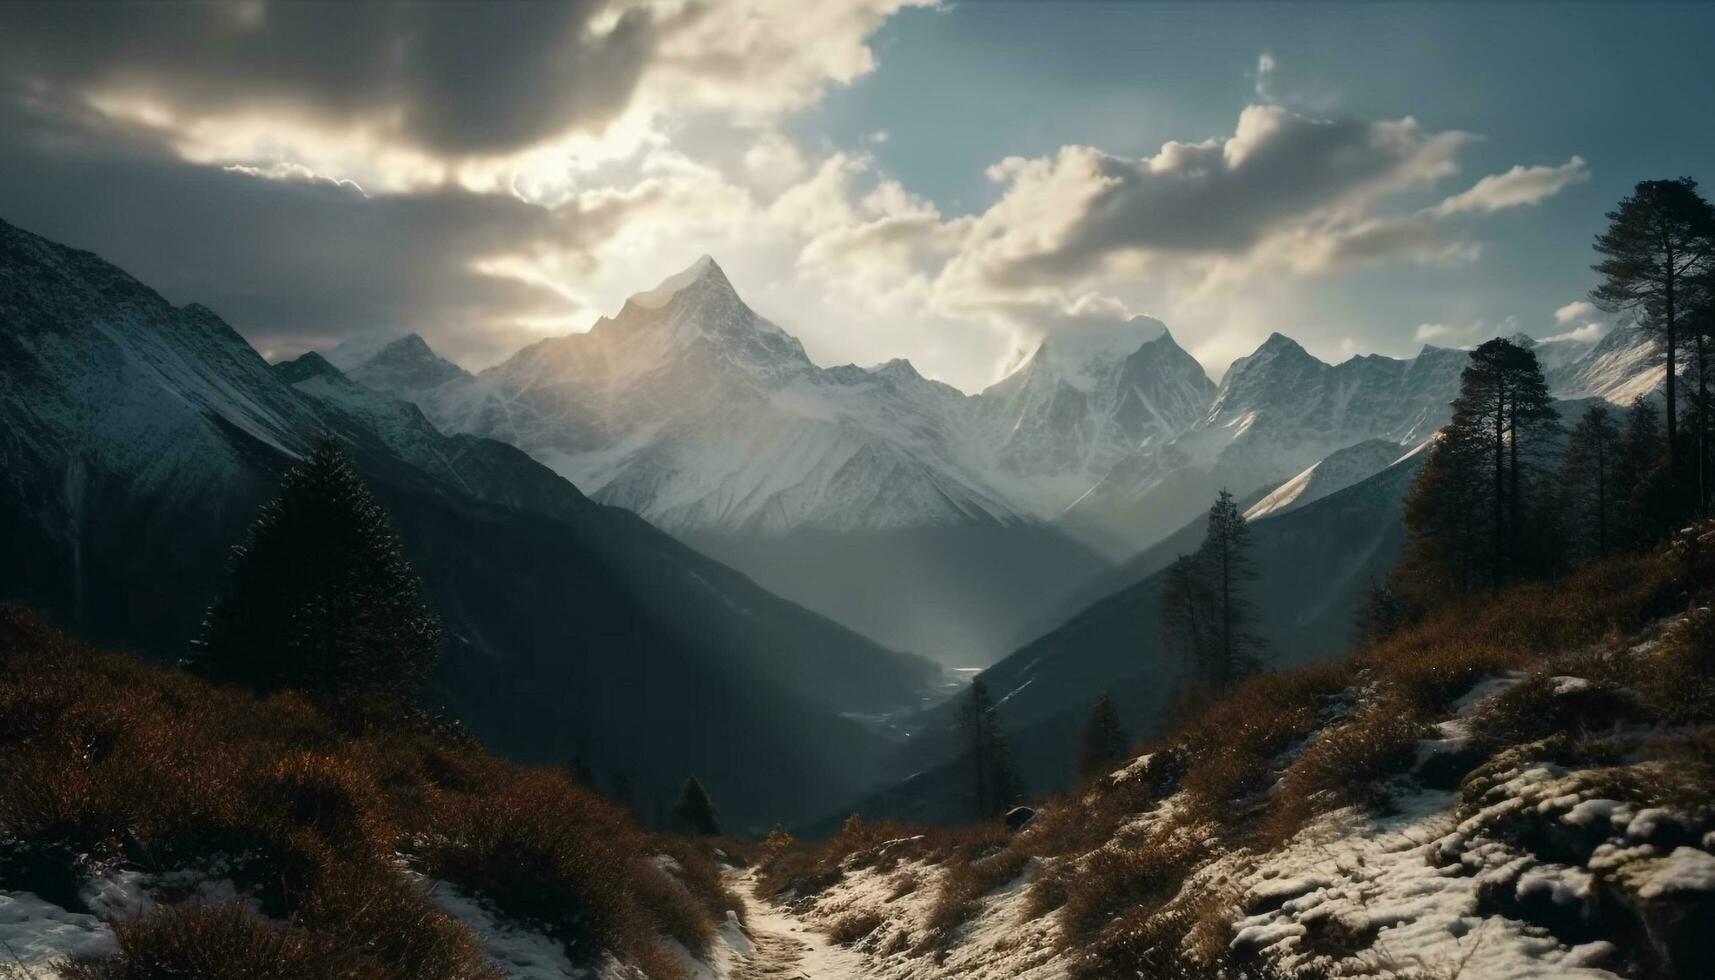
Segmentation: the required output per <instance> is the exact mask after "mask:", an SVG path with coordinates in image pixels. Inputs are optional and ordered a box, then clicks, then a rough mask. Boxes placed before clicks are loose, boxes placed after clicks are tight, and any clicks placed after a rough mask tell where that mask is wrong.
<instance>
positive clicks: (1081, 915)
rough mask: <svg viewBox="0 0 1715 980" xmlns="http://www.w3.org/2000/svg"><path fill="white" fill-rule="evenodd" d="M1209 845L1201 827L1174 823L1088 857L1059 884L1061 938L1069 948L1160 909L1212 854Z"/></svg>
mask: <svg viewBox="0 0 1715 980" xmlns="http://www.w3.org/2000/svg"><path fill="white" fill-rule="evenodd" d="M1213 844H1214V841H1212V840H1211V839H1209V837H1208V836H1207V835H1206V834H1205V832H1204V828H1203V827H1202V826H1199V825H1197V824H1195V823H1192V822H1189V821H1175V822H1169V823H1168V824H1167V825H1166V826H1163V827H1161V828H1159V829H1157V830H1155V831H1154V832H1153V833H1151V834H1149V835H1148V836H1147V837H1146V838H1144V839H1143V840H1141V841H1136V842H1133V841H1128V840H1123V839H1122V840H1116V841H1114V842H1113V843H1111V844H1109V845H1108V846H1106V847H1100V848H1097V849H1096V850H1094V851H1091V852H1090V853H1089V854H1088V855H1086V856H1085V857H1084V859H1083V860H1082V861H1081V862H1080V863H1079V864H1078V867H1077V870H1076V871H1075V872H1073V873H1072V874H1070V875H1068V876H1066V878H1065V879H1063V881H1064V885H1063V887H1064V889H1065V895H1066V901H1065V904H1064V905H1063V906H1062V907H1061V909H1060V922H1061V926H1062V930H1063V931H1062V935H1063V937H1064V938H1065V939H1066V941H1068V942H1070V941H1072V940H1075V939H1077V938H1079V937H1083V936H1088V935H1090V934H1092V933H1094V932H1096V931H1098V930H1100V929H1102V928H1104V927H1105V926H1107V925H1108V923H1109V922H1111V921H1113V919H1114V918H1115V917H1116V916H1118V915H1120V914H1121V913H1124V912H1127V911H1128V910H1131V911H1134V912H1137V911H1144V910H1149V911H1153V910H1154V909H1157V908H1160V907H1161V906H1162V905H1163V904H1164V903H1165V902H1167V901H1168V900H1170V899H1172V898H1173V897H1174V896H1175V895H1177V894H1178V893H1179V886H1180V885H1181V884H1183V883H1184V881H1185V877H1186V875H1188V874H1190V873H1191V871H1192V870H1193V869H1195V868H1196V867H1197V866H1198V865H1199V864H1201V863H1202V862H1203V861H1204V860H1205V859H1207V858H1208V857H1210V856H1211V855H1212V854H1213Z"/></svg>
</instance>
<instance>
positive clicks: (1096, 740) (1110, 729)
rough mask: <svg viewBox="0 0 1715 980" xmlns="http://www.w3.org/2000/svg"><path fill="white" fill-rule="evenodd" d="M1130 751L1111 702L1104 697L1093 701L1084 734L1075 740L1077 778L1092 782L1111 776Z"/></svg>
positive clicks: (1128, 743) (1129, 744)
mask: <svg viewBox="0 0 1715 980" xmlns="http://www.w3.org/2000/svg"><path fill="white" fill-rule="evenodd" d="M1130 747H1131V743H1130V740H1129V739H1128V738H1127V737H1126V733H1125V726H1124V725H1122V724H1120V715H1119V711H1118V710H1117V709H1116V708H1115V707H1114V702H1113V699H1112V698H1110V697H1108V696H1107V695H1106V694H1103V695H1101V696H1100V697H1098V698H1096V700H1095V702H1094V703H1092V704H1091V705H1090V717H1089V720H1088V721H1086V722H1084V730H1083V732H1082V733H1081V734H1080V735H1079V737H1078V775H1079V776H1082V777H1083V778H1084V779H1094V778H1095V777H1097V776H1100V775H1102V774H1104V773H1109V772H1113V771H1114V769H1115V768H1117V767H1118V766H1119V764H1120V763H1121V762H1123V761H1125V757H1126V750H1127V749H1129V748H1130Z"/></svg>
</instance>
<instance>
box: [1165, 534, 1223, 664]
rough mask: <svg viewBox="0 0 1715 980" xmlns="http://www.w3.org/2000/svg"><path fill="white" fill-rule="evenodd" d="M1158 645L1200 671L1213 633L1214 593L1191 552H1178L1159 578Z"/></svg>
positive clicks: (1206, 660)
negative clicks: (1159, 632) (1159, 636)
mask: <svg viewBox="0 0 1715 980" xmlns="http://www.w3.org/2000/svg"><path fill="white" fill-rule="evenodd" d="M1159 603H1160V629H1161V645H1162V647H1163V648H1164V649H1166V650H1167V651H1168V653H1170V654H1172V655H1174V656H1176V657H1177V658H1178V659H1179V660H1180V662H1181V663H1184V664H1185V665H1186V666H1188V667H1190V668H1191V669H1193V670H1197V671H1200V670H1201V669H1202V665H1203V664H1205V663H1207V662H1208V660H1209V650H1210V644H1211V642H1212V638H1213V636H1214V631H1215V624H1214V596H1213V594H1212V592H1211V590H1210V589H1209V580H1208V576H1207V575H1206V574H1204V570H1203V566H1202V564H1201V563H1200V562H1199V561H1198V558H1197V556H1195V555H1180V556H1179V557H1178V558H1176V559H1174V561H1173V564H1171V565H1169V566H1167V569H1166V571H1164V572H1163V573H1162V577H1161V592H1160V595H1159Z"/></svg>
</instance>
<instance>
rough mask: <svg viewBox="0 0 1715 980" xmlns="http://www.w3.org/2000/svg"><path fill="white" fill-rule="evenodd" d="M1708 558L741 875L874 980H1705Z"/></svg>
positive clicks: (1224, 704)
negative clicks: (1108, 759)
mask: <svg viewBox="0 0 1715 980" xmlns="http://www.w3.org/2000/svg"><path fill="white" fill-rule="evenodd" d="M1711 546H1715V525H1709V524H1703V525H1699V526H1697V527H1696V528H1695V529H1693V530H1691V531H1688V532H1686V533H1685V534H1682V535H1681V536H1680V537H1679V538H1678V539H1677V540H1676V541H1675V542H1674V543H1673V544H1671V545H1669V546H1667V547H1665V548H1663V549H1662V550H1661V551H1660V552H1658V553H1655V554H1652V555H1650V556H1647V557H1631V558H1620V559H1612V560H1609V561H1608V562H1605V563H1603V564H1600V565H1597V566H1594V567H1591V568H1588V569H1585V570H1583V571H1581V572H1579V573H1577V574H1576V575H1574V576H1572V577H1571V578H1569V579H1567V580H1565V581H1561V582H1557V583H1554V584H1543V585H1529V586H1520V587H1516V588H1514V589H1511V590H1509V591H1508V592H1506V593H1504V594H1502V595H1501V596H1499V597H1498V598H1495V599H1491V600H1474V601H1470V602H1467V603H1465V604H1463V605H1460V606H1458V607H1455V608H1452V609H1449V610H1447V611H1445V612H1444V613H1443V614H1441V615H1439V616H1436V617H1434V618H1432V619H1431V620H1429V621H1427V622H1425V623H1424V624H1423V625H1421V626H1419V627H1416V628H1413V629H1410V630H1408V631H1406V632H1404V633H1401V634H1399V635H1397V636H1395V637H1393V638H1390V639H1388V640H1386V641H1385V642H1383V643H1381V644H1379V645H1376V646H1373V647H1370V648H1367V649H1365V650H1363V651H1361V652H1360V653H1358V654H1357V655H1356V656H1355V657H1353V658H1352V659H1350V660H1345V661H1340V662H1337V663H1332V664H1328V665H1324V666H1319V667H1314V668H1307V669H1300V670H1294V671H1286V672H1282V673H1277V674H1269V675H1264V676H1261V677H1258V678H1255V679H1253V680H1251V681H1250V682H1248V683H1246V684H1245V685H1243V686H1242V687H1240V688H1239V689H1238V690H1236V691H1235V692H1234V693H1232V694H1231V695H1229V696H1228V697H1226V698H1224V699H1222V700H1219V701H1216V702H1215V703H1213V704H1211V705H1209V706H1208V707H1207V708H1206V709H1205V710H1203V711H1202V712H1200V713H1198V714H1197V715H1196V716H1195V717H1193V718H1191V719H1190V720H1189V721H1187V722H1186V723H1184V724H1183V725H1180V726H1176V727H1175V728H1174V729H1173V730H1171V731H1169V732H1167V733H1164V734H1163V735H1162V736H1160V737H1158V738H1156V739H1154V740H1152V742H1151V743H1150V746H1149V751H1148V752H1146V753H1145V754H1142V755H1139V756H1137V757H1136V758H1134V759H1133V760H1132V761H1131V762H1129V763H1128V764H1126V765H1124V766H1123V767H1121V768H1119V769H1118V770H1117V771H1115V772H1113V773H1112V774H1111V775H1107V776H1100V777H1097V778H1096V779H1095V780H1094V781H1092V782H1091V783H1089V784H1088V785H1086V786H1084V787H1083V788H1081V789H1079V790H1078V791H1077V792H1075V793H1072V794H1070V795H1067V796H1063V797H1057V798H1054V799H1051V800H1048V801H1046V802H1044V803H1041V804H1039V805H1038V807H1037V810H1036V813H1035V815H1034V819H1032V820H1031V821H1030V822H1029V823H1028V825H1027V826H1026V827H1025V828H1024V829H1023V830H1022V831H1021V832H1019V833H1016V834H1008V833H1006V832H1005V831H1004V830H1003V829H1001V828H1000V827H998V826H994V825H989V826H983V827H973V828H967V829H962V830H941V829H925V828H914V827H909V826H901V825H897V824H874V823H869V822H866V821H862V820H852V821H850V822H848V823H847V824H846V826H845V828H844V829H843V830H842V831H841V832H840V833H839V834H838V835H836V836H835V837H834V838H833V839H832V840H830V841H829V842H827V843H826V844H824V845H812V844H798V843H796V842H788V841H779V842H775V843H774V844H773V846H772V848H771V849H770V850H769V851H768V852H767V854H766V859H767V861H766V864H765V865H764V867H763V869H762V870H761V871H760V872H759V873H758V874H757V875H755V876H754V878H753V879H751V880H752V883H753V885H754V887H755V889H756V891H757V894H758V895H759V896H761V897H763V898H764V899H767V900H769V901H770V902H772V903H774V905H775V906H776V907H777V908H778V909H780V910H781V911H782V913H783V914H788V915H791V916H793V917H794V918H795V919H796V921H798V922H802V923H804V924H806V925H808V926H810V927H813V928H816V929H819V930H821V931H822V932H824V933H825V934H826V935H828V936H829V937H831V939H832V940H834V941H838V942H841V943H845V944H846V945H847V946H848V948H849V949H851V950H852V951H855V952H857V953H859V954H861V955H862V956H863V958H864V969H863V973H862V975H864V976H871V977H876V978H936V977H971V978H1000V977H1030V978H1050V977H1056V978H1057V977H1068V976H1069V977H1074V978H1089V980H1095V978H1107V977H1116V976H1132V975H1142V976H1150V977H1169V978H1184V980H1192V978H1209V980H1213V978H1217V977H1227V978H1232V977H1252V978H1263V980H1268V978H1288V977H1294V978H1298V977H1334V976H1373V975H1378V974H1379V975H1387V976H1399V977H1410V978H1444V977H1450V976H1461V977H1474V978H1500V977H1506V978H1543V980H1547V978H1566V977H1580V978H1589V980H1612V978H1615V977H1646V976H1647V977H1658V978H1664V980H1667V978H1679V980H1689V978H1693V977H1704V976H1708V975H1709V974H1710V971H1711V970H1712V969H1715V943H1712V942H1711V938H1710V936H1709V934H1708V931H1707V929H1706V928H1705V924H1706V923H1707V922H1708V921H1709V919H1710V916H1711V915H1712V914H1715V708H1712V705H1715V680H1712V678H1715V663H1712V661H1711V651H1712V650H1715V642H1712V637H1715V634H1712V629H1715V616H1712V614H1711V612H1710V610H1709V607H1708V606H1707V604H1706V603H1707V602H1708V599H1709V598H1710V595H1711V587H1712V586H1715V566H1712V565H1711V564H1710V563H1709V561H1708V559H1707V557H1706V556H1707V555H1708V554H1709V548H1710V547H1711ZM1688 610H1689V611H1688Z"/></svg>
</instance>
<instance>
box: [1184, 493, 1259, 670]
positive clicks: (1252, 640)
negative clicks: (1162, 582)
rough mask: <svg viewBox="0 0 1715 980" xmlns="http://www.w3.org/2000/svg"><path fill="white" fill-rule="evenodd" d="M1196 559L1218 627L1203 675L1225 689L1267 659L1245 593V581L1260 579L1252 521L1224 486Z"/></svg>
mask: <svg viewBox="0 0 1715 980" xmlns="http://www.w3.org/2000/svg"><path fill="white" fill-rule="evenodd" d="M1198 558H1199V561H1198V564H1199V565H1200V566H1201V568H1202V570H1203V574H1204V575H1205V576H1206V579H1205V580H1206V582H1207V583H1208V589H1209V594H1210V596H1211V600H1212V601H1211V609H1212V612H1213V619H1212V624H1213V626H1214V629H1213V632H1212V635H1211V636H1210V639H1209V643H1208V653H1207V656H1206V658H1205V660H1206V665H1205V668H1204V676H1205V679H1207V680H1208V681H1209V682H1210V683H1211V684H1212V686H1213V687H1215V688H1216V689H1217V690H1225V689H1226V688H1228V687H1231V686H1232V685H1233V684H1234V683H1236V682H1237V681H1238V680H1239V679H1240V678H1241V677H1244V676H1245V675H1246V674H1249V673H1252V672H1254V671H1255V670H1257V669H1258V668H1259V667H1260V666H1261V665H1262V658H1263V642H1262V637H1261V636H1259V635H1258V634H1257V632H1256V629H1255V624H1256V614H1255V613H1254V612H1253V611H1252V609H1251V604H1250V600H1249V599H1248V598H1247V597H1246V596H1245V592H1244V588H1245V583H1247V582H1250V581H1252V580H1254V579H1255V578H1256V569H1255V568H1253V567H1252V566H1251V560H1250V524H1249V523H1248V522H1247V521H1246V520H1245V515H1244V513H1243V512H1242V511H1240V510H1239V505H1238V504H1237V503H1236V502H1235V501H1234V500H1233V495H1232V493H1230V492H1229V491H1227V490H1226V489H1225V488H1223V489H1222V490H1221V492H1220V494H1219V495H1217V496H1216V498H1215V504H1214V506H1213V507H1210V508H1209V524H1208V530H1207V531H1206V532H1204V535H1203V547H1202V549H1201V551H1200V552H1199V555H1198Z"/></svg>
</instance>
